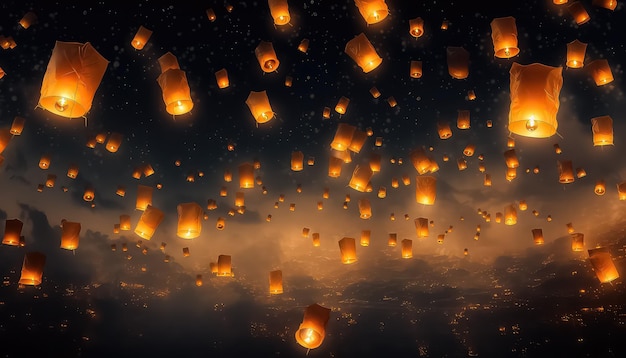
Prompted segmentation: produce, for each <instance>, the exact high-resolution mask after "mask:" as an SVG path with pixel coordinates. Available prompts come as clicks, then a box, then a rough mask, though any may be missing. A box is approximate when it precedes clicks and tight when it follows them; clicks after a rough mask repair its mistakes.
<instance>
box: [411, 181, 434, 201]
mask: <svg viewBox="0 0 626 358" xmlns="http://www.w3.org/2000/svg"><path fill="white" fill-rule="evenodd" d="M436 194H437V178H435V177H433V176H418V177H417V178H416V179H415V200H416V201H417V202H418V203H420V204H423V205H433V204H435V198H436Z"/></svg>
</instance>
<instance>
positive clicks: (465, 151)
mask: <svg viewBox="0 0 626 358" xmlns="http://www.w3.org/2000/svg"><path fill="white" fill-rule="evenodd" d="M475 150H476V145H474V144H471V143H470V144H468V145H467V146H465V149H463V155H464V156H466V157H471V156H473V155H474V151H475Z"/></svg>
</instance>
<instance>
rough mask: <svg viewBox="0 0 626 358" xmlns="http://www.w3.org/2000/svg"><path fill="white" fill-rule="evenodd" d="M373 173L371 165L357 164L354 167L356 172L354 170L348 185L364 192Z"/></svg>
mask: <svg viewBox="0 0 626 358" xmlns="http://www.w3.org/2000/svg"><path fill="white" fill-rule="evenodd" d="M373 174H374V172H372V169H370V167H369V166H359V165H357V166H356V167H355V168H354V172H352V178H350V183H349V184H348V186H349V187H351V188H352V189H354V190H356V191H360V192H364V191H365V188H366V187H367V184H368V183H369V181H370V179H371V178H372V175H373Z"/></svg>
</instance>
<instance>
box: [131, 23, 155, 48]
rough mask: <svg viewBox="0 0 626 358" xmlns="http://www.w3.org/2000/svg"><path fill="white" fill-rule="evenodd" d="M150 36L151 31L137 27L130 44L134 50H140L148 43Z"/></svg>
mask: <svg viewBox="0 0 626 358" xmlns="http://www.w3.org/2000/svg"><path fill="white" fill-rule="evenodd" d="M150 36H152V30H149V29H147V28H145V27H143V26H139V29H138V30H137V33H136V34H135V37H133V40H132V41H131V42H130V44H131V45H132V46H133V47H134V48H135V50H142V49H143V47H144V46H146V43H148V40H149V39H150Z"/></svg>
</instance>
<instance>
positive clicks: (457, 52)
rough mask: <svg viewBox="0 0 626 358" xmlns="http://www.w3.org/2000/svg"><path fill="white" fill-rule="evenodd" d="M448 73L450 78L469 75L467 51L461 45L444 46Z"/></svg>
mask: <svg viewBox="0 0 626 358" xmlns="http://www.w3.org/2000/svg"><path fill="white" fill-rule="evenodd" d="M446 59H447V63H448V73H449V74H450V76H452V78H456V79H458V80H462V79H465V78H467V76H469V52H468V51H467V50H466V49H464V48H463V47H454V46H448V47H447V48H446Z"/></svg>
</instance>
